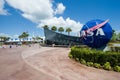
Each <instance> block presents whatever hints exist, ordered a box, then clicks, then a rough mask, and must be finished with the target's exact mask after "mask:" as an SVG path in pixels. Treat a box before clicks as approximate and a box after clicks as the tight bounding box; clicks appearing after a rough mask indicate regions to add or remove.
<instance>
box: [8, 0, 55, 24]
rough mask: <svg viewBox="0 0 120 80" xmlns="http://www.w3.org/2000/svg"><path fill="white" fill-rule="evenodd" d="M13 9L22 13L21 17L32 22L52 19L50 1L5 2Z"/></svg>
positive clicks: (25, 0)
mask: <svg viewBox="0 0 120 80" xmlns="http://www.w3.org/2000/svg"><path fill="white" fill-rule="evenodd" d="M6 1H7V3H8V4H9V5H10V6H12V7H13V8H15V9H18V10H20V11H21V12H22V16H23V17H25V18H27V19H29V20H31V21H33V22H40V20H41V19H47V18H51V17H53V9H52V2H51V1H50V0H24V1H23V0H17V1H16V0H6Z"/></svg>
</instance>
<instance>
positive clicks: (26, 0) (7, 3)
mask: <svg viewBox="0 0 120 80" xmlns="http://www.w3.org/2000/svg"><path fill="white" fill-rule="evenodd" d="M0 3H1V4H0V33H4V34H8V35H10V36H14V35H20V34H21V33H22V32H24V31H27V32H29V34H30V35H31V36H32V35H33V33H34V34H35V35H36V36H44V33H43V29H42V28H41V26H43V25H45V24H47V25H49V26H50V27H51V26H54V25H55V26H57V27H60V26H63V27H65V28H66V27H70V28H72V29H73V33H72V34H73V35H75V34H76V33H77V32H78V31H79V30H80V29H81V27H82V25H83V24H85V23H86V22H87V21H89V20H92V19H102V20H106V19H110V21H109V23H110V25H111V26H112V28H113V29H114V30H117V31H118V30H120V5H119V4H120V0H52V1H51V0H20V1H16V0H0Z"/></svg>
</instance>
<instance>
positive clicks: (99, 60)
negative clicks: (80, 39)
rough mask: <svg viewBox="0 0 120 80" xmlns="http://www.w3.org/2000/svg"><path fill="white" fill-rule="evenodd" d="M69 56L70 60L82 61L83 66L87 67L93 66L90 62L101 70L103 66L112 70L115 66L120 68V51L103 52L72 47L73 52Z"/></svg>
mask: <svg viewBox="0 0 120 80" xmlns="http://www.w3.org/2000/svg"><path fill="white" fill-rule="evenodd" d="M118 50H119V49H118ZM68 56H69V57H70V58H73V59H75V60H76V61H80V62H81V63H82V64H85V65H86V64H87V65H88V66H91V65H92V64H90V63H89V62H93V63H95V64H94V65H93V66H94V67H96V68H100V67H101V66H103V68H104V69H107V70H111V69H112V68H113V67H114V66H120V52H119V51H118V52H111V51H107V52H103V51H100V50H96V49H90V48H83V47H72V48H71V52H70V54H69V55H68ZM86 62H88V63H86ZM106 62H107V64H106ZM108 62H109V64H108Z"/></svg>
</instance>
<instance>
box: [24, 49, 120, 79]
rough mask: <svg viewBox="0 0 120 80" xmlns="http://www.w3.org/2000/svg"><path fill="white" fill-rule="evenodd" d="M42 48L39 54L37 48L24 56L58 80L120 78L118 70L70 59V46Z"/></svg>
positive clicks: (37, 68) (28, 62)
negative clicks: (93, 66) (108, 69)
mask: <svg viewBox="0 0 120 80" xmlns="http://www.w3.org/2000/svg"><path fill="white" fill-rule="evenodd" d="M41 49H42V50H41V52H37V53H38V54H37V53H36V51H37V50H36V51H35V53H36V54H34V55H32V56H29V57H26V58H24V60H25V62H26V63H27V64H29V65H30V66H32V67H33V68H35V69H36V70H38V71H40V72H43V73H45V74H47V75H49V76H53V77H54V78H56V79H57V80H120V73H118V72H114V71H106V70H102V69H96V68H92V67H87V66H85V65H82V64H80V63H77V62H75V61H73V60H71V59H69V58H68V53H69V51H70V50H69V49H68V48H49V49H47V50H46V48H41ZM38 51H40V50H38ZM33 53H34V52H33ZM33 53H32V54H33ZM24 54H25V53H24ZM24 54H22V55H23V56H24Z"/></svg>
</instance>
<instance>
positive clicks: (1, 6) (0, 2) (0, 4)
mask: <svg viewBox="0 0 120 80" xmlns="http://www.w3.org/2000/svg"><path fill="white" fill-rule="evenodd" d="M4 3H5V2H4V0H0V15H7V14H8V13H7V11H6V10H5V9H4Z"/></svg>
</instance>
